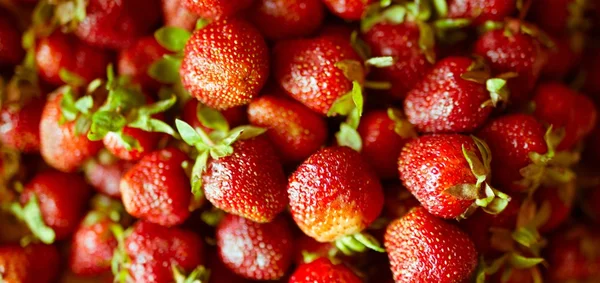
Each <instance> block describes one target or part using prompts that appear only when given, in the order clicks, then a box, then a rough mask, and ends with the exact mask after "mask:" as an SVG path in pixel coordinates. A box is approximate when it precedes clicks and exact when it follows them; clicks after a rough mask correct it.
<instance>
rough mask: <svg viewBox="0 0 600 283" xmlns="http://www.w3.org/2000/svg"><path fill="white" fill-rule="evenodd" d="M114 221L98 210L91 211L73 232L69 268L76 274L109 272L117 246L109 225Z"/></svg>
mask: <svg viewBox="0 0 600 283" xmlns="http://www.w3.org/2000/svg"><path fill="white" fill-rule="evenodd" d="M114 224H115V223H114V222H113V220H111V219H110V218H109V217H108V216H107V215H105V214H103V213H101V212H99V211H91V212H89V213H88V215H87V216H86V217H85V218H84V220H83V221H82V222H81V224H80V225H79V228H77V231H75V234H73V239H72V240H71V250H70V254H69V269H70V270H71V271H72V272H73V273H74V274H76V275H83V276H98V275H101V274H103V273H106V272H109V271H110V268H111V260H112V257H113V251H114V250H115V249H116V248H117V239H116V238H115V237H114V235H113V233H112V231H111V230H110V229H111V225H114Z"/></svg>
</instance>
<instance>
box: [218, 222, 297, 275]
mask: <svg viewBox="0 0 600 283" xmlns="http://www.w3.org/2000/svg"><path fill="white" fill-rule="evenodd" d="M216 236H217V249H218V252H219V257H220V258H221V259H222V260H223V262H224V263H225V265H226V266H227V267H228V268H229V269H231V270H233V272H235V273H237V274H239V275H242V276H244V277H246V278H249V279H253V280H277V279H279V278H281V277H282V276H283V275H284V274H285V273H286V271H287V269H288V267H289V266H290V264H291V262H292V253H293V249H292V244H293V238H292V233H291V231H290V228H289V226H288V223H287V222H286V220H285V219H284V218H282V217H278V218H275V219H274V220H273V221H271V222H269V223H256V222H253V221H251V220H248V219H245V218H242V217H239V216H234V215H227V216H225V218H224V219H223V220H222V221H221V222H220V223H219V226H218V227H217V231H216Z"/></svg>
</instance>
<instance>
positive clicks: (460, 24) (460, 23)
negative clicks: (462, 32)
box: [433, 19, 471, 31]
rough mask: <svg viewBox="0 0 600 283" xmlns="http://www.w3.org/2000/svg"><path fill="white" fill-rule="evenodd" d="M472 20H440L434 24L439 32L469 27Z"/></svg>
mask: <svg viewBox="0 0 600 283" xmlns="http://www.w3.org/2000/svg"><path fill="white" fill-rule="evenodd" d="M470 24H471V19H439V20H436V21H435V22H433V26H434V27H435V29H436V30H437V31H446V30H453V29H460V28H465V27H468V26H469V25H470Z"/></svg>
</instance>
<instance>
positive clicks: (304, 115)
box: [248, 96, 327, 163]
mask: <svg viewBox="0 0 600 283" xmlns="http://www.w3.org/2000/svg"><path fill="white" fill-rule="evenodd" d="M248 118H249V120H250V123H252V124H253V125H255V126H258V127H264V128H267V129H269V130H268V131H267V136H268V137H269V139H270V140H271V142H272V143H273V146H274V148H275V150H277V152H278V154H279V156H280V157H281V159H282V161H283V162H286V163H288V162H302V161H304V160H305V159H306V158H307V157H308V156H310V155H311V154H313V153H314V152H315V151H317V150H318V149H319V148H321V146H323V144H324V143H325V141H326V139H327V125H326V124H325V121H324V119H323V118H322V117H321V116H319V115H318V114H317V113H315V112H313V111H311V110H310V109H308V108H307V107H306V106H304V105H302V104H300V103H299V102H296V101H293V100H289V99H287V98H283V97H279V96H263V97H261V98H258V99H256V100H254V101H252V102H251V103H250V105H249V106H248Z"/></svg>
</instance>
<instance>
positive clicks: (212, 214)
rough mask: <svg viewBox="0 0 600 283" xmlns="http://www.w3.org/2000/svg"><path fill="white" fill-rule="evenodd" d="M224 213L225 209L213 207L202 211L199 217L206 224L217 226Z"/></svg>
mask: <svg viewBox="0 0 600 283" xmlns="http://www.w3.org/2000/svg"><path fill="white" fill-rule="evenodd" d="M225 215H226V214H225V211H223V210H220V209H218V208H214V207H213V208H212V209H210V210H207V211H204V212H202V214H200V218H201V219H202V221H204V223H206V224H208V226H211V227H217V225H218V224H219V223H220V222H221V220H223V217H225Z"/></svg>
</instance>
